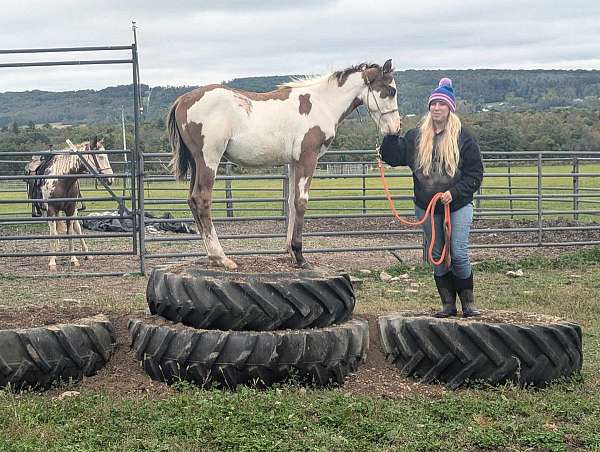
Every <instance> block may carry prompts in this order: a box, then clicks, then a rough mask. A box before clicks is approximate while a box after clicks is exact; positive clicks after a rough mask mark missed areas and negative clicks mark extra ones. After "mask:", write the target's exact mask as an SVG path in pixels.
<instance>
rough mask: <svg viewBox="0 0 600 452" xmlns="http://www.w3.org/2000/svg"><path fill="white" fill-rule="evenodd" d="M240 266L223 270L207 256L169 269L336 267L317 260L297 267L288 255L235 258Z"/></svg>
mask: <svg viewBox="0 0 600 452" xmlns="http://www.w3.org/2000/svg"><path fill="white" fill-rule="evenodd" d="M235 262H236V264H237V265H238V268H237V269H235V270H227V271H225V270H223V269H222V268H221V267H219V266H217V265H215V264H213V263H212V262H210V261H209V260H208V259H207V258H202V259H182V260H180V261H178V262H177V263H174V264H170V265H169V266H168V268H169V271H170V272H173V273H183V272H186V271H188V270H189V269H199V270H215V271H219V273H223V274H228V275H238V274H241V275H243V276H245V275H253V274H257V273H267V274H270V273H293V274H297V275H301V274H303V273H310V272H313V271H321V272H333V271H335V267H334V266H333V265H331V264H329V263H321V262H320V260H315V262H313V264H312V265H311V266H310V268H298V267H296V266H295V265H294V264H293V263H292V261H291V259H290V258H289V257H288V256H262V255H260V256H243V257H238V258H237V259H235Z"/></svg>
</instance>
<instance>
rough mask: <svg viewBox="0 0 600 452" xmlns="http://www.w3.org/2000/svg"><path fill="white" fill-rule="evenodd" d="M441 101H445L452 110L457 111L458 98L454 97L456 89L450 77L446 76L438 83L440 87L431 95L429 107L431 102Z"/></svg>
mask: <svg viewBox="0 0 600 452" xmlns="http://www.w3.org/2000/svg"><path fill="white" fill-rule="evenodd" d="M436 100H437V101H441V102H444V103H445V104H446V105H448V107H449V108H450V111H451V112H453V113H454V112H455V111H456V98H455V97H454V89H453V88H452V80H450V79H449V78H448V77H444V78H442V79H441V80H440V82H439V83H438V87H437V88H436V89H434V90H433V92H432V93H431V96H429V101H428V103H427V107H428V108H429V106H431V102H433V101H436Z"/></svg>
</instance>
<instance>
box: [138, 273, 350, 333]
mask: <svg viewBox="0 0 600 452" xmlns="http://www.w3.org/2000/svg"><path fill="white" fill-rule="evenodd" d="M146 299H147V301H148V306H149V308H150V312H151V313H152V314H156V315H159V316H161V317H163V318H165V319H167V320H171V321H173V322H181V323H183V324H184V325H188V326H191V327H194V328H203V329H219V330H244V331H271V330H280V329H304V328H323V327H326V326H329V325H332V324H337V323H342V322H345V321H346V320H348V319H349V318H350V317H351V315H352V311H353V310H354V303H355V299H354V291H353V289H352V284H351V283H350V277H349V276H348V275H347V274H340V273H331V272H325V271H321V270H298V272H293V273H292V272H282V273H241V272H228V271H219V270H204V269H200V268H194V267H192V266H181V265H180V266H174V267H158V268H155V269H154V270H153V271H152V273H151V274H150V278H149V280H148V287H147V290H146Z"/></svg>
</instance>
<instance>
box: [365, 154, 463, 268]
mask: <svg viewBox="0 0 600 452" xmlns="http://www.w3.org/2000/svg"><path fill="white" fill-rule="evenodd" d="M377 166H378V167H379V174H381V181H382V183H383V191H385V196H386V197H387V200H388V204H389V205H390V209H391V210H392V213H393V214H394V217H396V220H398V221H399V222H400V223H402V224H406V225H408V226H420V225H422V224H423V223H425V221H426V220H428V219H429V221H430V222H431V243H430V244H429V250H428V252H427V258H428V259H429V262H431V263H432V264H433V265H440V264H441V263H442V262H444V261H445V262H446V266H447V267H448V268H449V267H450V263H451V258H450V252H449V251H448V244H449V243H450V236H451V234H452V223H451V221H450V204H444V237H445V239H446V240H445V243H444V248H442V254H441V256H440V258H439V259H438V260H437V261H436V260H435V259H434V258H433V245H434V244H435V220H434V218H435V217H434V215H435V205H436V204H437V202H438V201H439V200H441V198H442V196H443V195H444V194H443V193H442V192H439V193H436V194H435V195H433V198H431V201H430V202H429V205H428V206H427V209H425V215H423V218H421V219H420V220H419V221H409V220H406V219H404V218H402V217H401V216H400V215H399V214H398V211H397V210H396V207H395V206H394V201H393V200H392V195H391V194H390V189H389V188H388V185H387V182H386V180H385V173H384V171H383V164H382V163H381V159H380V158H377Z"/></svg>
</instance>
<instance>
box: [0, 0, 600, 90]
mask: <svg viewBox="0 0 600 452" xmlns="http://www.w3.org/2000/svg"><path fill="white" fill-rule="evenodd" d="M1 13H2V15H1V16H0V48H2V49H22V48H48V47H64V46H69V47H78V46H100V45H102V46H104V45H128V44H130V43H131V42H132V32H131V21H132V20H135V21H136V22H137V26H138V45H139V57H140V73H141V81H142V83H146V84H149V85H151V86H156V85H163V86H165V85H172V86H173V85H175V86H178V85H201V84H206V83H213V82H220V81H223V80H230V79H233V78H236V77H247V76H261V75H284V74H319V73H324V72H329V71H332V70H336V69H343V68H345V67H347V66H349V65H353V64H357V63H360V62H362V61H370V62H376V63H379V64H382V63H383V62H384V61H385V60H386V59H387V58H392V59H393V63H394V66H395V67H396V69H397V70H403V69H468V68H472V69H476V68H500V69H536V68H543V69H600V1H598V0H570V1H568V2H567V1H565V0H561V1H555V0H546V1H542V0H527V1H525V0H420V1H415V2H402V1H397V0H396V1H378V0H368V1H366V0H304V1H299V0H298V1H288V0H280V1H277V0H231V1H228V0H211V1H205V0H171V1H169V0H167V1H165V0H127V1H123V0H105V1H99V0H98V1H93V0H52V1H50V0H44V1H41V0H40V1H33V0H15V1H5V2H2V10H1ZM127 57H128V54H127V53H126V52H108V53H107V52H103V53H95V54H89V53H88V54H84V53H69V54H52V53H45V54H33V55H0V63H12V62H25V61H34V60H38V61H39V60H40V59H42V60H44V61H48V60H53V61H56V60H83V59H106V58H111V59H114V58H127ZM0 71H1V72H0V92H4V91H25V90H30V89H42V90H51V91H63V90H73V89H89V88H91V89H101V88H104V87H106V86H115V85H121V84H127V83H130V82H131V69H130V67H128V66H126V65H112V66H77V67H50V68H48V67H46V68H19V69H6V68H0Z"/></svg>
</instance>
